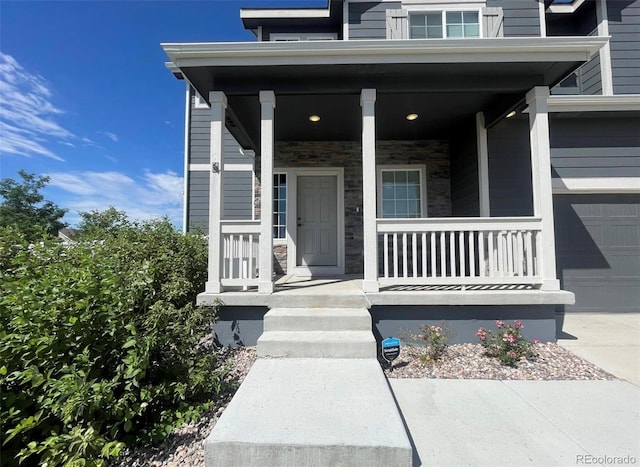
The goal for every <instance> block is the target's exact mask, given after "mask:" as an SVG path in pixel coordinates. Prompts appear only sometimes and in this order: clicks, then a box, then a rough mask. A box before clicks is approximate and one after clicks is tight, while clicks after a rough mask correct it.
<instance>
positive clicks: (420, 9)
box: [405, 5, 484, 40]
mask: <svg viewBox="0 0 640 467" xmlns="http://www.w3.org/2000/svg"><path fill="white" fill-rule="evenodd" d="M405 9H406V10H407V28H408V31H407V37H408V38H409V39H411V15H420V14H426V13H434V12H440V13H441V14H442V36H443V37H440V38H431V39H430V38H427V39H423V40H438V39H479V38H482V37H484V29H483V27H482V8H476V7H466V8H465V7H448V6H441V7H438V8H435V7H428V8H425V7H424V6H413V5H407V7H406V8H405ZM467 11H475V12H476V13H478V34H479V35H478V37H448V36H447V35H446V34H447V18H446V14H447V13H449V12H467Z"/></svg>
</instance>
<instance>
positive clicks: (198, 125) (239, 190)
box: [187, 97, 253, 232]
mask: <svg viewBox="0 0 640 467" xmlns="http://www.w3.org/2000/svg"><path fill="white" fill-rule="evenodd" d="M190 122H191V126H190V129H189V163H190V164H209V148H210V144H211V143H210V134H211V130H210V124H211V116H210V110H209V109H208V108H196V107H195V97H194V98H193V100H192V108H191V120H190ZM224 161H225V164H251V163H253V159H252V158H251V157H249V156H248V155H245V154H243V153H242V152H241V150H240V145H239V144H238V143H237V142H236V140H235V139H234V138H233V136H231V134H230V133H229V132H228V131H227V130H226V129H225V134H224ZM223 177H224V212H223V218H224V219H229V220H231V219H251V216H252V210H253V174H252V172H251V171H243V172H239V171H225V172H224V174H223ZM208 220H209V172H208V171H206V172H203V171H191V172H189V182H188V191H187V225H188V228H189V229H198V228H199V229H202V230H203V231H205V232H206V230H207V229H208Z"/></svg>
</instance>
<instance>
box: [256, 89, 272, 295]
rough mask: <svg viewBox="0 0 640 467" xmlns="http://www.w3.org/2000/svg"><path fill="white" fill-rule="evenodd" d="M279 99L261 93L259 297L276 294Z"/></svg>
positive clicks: (269, 94) (270, 92)
mask: <svg viewBox="0 0 640 467" xmlns="http://www.w3.org/2000/svg"><path fill="white" fill-rule="evenodd" d="M275 107H276V95H275V93H274V92H273V91H260V109H261V110H260V262H259V264H260V277H259V278H258V293H264V294H270V293H273V277H272V274H273V115H274V109H275Z"/></svg>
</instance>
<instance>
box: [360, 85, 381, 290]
mask: <svg viewBox="0 0 640 467" xmlns="http://www.w3.org/2000/svg"><path fill="white" fill-rule="evenodd" d="M360 105H361V106H362V208H363V209H362V210H363V216H362V217H363V229H364V235H363V237H364V281H363V283H362V290H363V291H364V292H367V293H375V292H378V291H379V285H378V238H377V234H376V216H377V213H376V196H377V193H376V109H375V106H376V90H375V89H363V90H362V93H361V94H360Z"/></svg>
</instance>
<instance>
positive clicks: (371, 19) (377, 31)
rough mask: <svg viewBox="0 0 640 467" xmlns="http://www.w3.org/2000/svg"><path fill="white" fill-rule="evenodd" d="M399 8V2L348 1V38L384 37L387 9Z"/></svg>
mask: <svg viewBox="0 0 640 467" xmlns="http://www.w3.org/2000/svg"><path fill="white" fill-rule="evenodd" d="M399 8H401V3H400V2H362V3H360V2H358V3H349V39H386V38H387V10H394V9H399Z"/></svg>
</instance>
